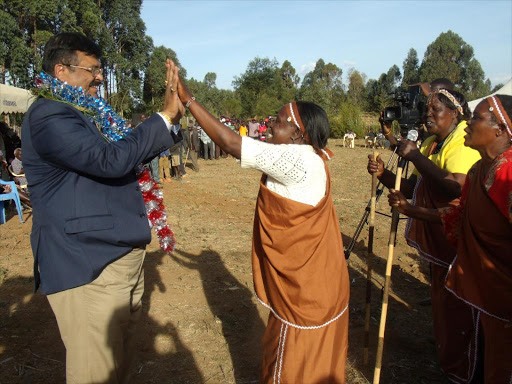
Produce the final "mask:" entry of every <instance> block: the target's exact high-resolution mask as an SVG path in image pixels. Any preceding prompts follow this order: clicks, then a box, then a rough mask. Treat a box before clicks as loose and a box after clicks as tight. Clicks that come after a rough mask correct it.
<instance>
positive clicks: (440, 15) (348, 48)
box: [142, 0, 512, 89]
mask: <svg viewBox="0 0 512 384" xmlns="http://www.w3.org/2000/svg"><path fill="white" fill-rule="evenodd" d="M142 18H143V20H144V22H145V23H146V27H147V31H146V32H147V34H148V35H149V36H151V37H152V38H153V42H154V44H155V45H164V46H166V47H169V48H172V49H173V50H174V51H175V52H176V54H177V55H178V59H179V60H180V62H181V64H182V65H183V66H184V67H185V68H186V70H187V73H188V77H189V78H190V77H194V78H195V79H197V80H203V78H204V75H205V74H206V73H207V72H215V73H216V74H217V87H219V88H229V89H232V84H231V82H232V81H233V78H234V76H238V75H240V74H241V73H243V72H245V70H246V68H247V64H248V63H249V61H251V60H252V59H253V58H254V57H256V56H259V57H269V58H271V59H272V58H276V59H277V60H278V62H279V64H282V63H283V61H284V60H289V61H290V62H291V63H292V65H293V66H294V67H295V69H296V70H297V72H298V74H299V75H300V76H301V78H302V77H303V76H304V74H306V73H307V72H308V71H310V70H311V69H312V68H313V67H314V64H315V62H316V61H317V60H318V59H319V58H322V59H324V61H325V62H332V63H334V64H336V65H337V66H339V67H341V68H342V69H343V73H344V75H346V73H347V71H348V69H349V68H351V67H354V68H355V69H357V70H358V71H360V72H364V73H365V74H366V75H367V77H368V78H369V79H370V78H378V77H379V76H380V74H381V73H383V72H387V70H388V69H389V68H390V67H391V66H392V65H393V64H397V65H398V66H399V67H400V69H401V70H402V63H403V61H404V59H405V57H406V56H407V52H408V51H409V49H410V48H414V49H416V51H417V52H418V57H419V59H420V62H421V60H422V58H423V54H424V53H425V50H426V48H427V46H428V45H429V44H430V43H431V42H433V41H434V40H435V39H436V38H437V37H438V36H439V34H440V33H441V32H446V31H448V30H452V31H453V32H455V33H457V34H458V35H459V36H461V37H462V39H464V41H465V42H466V43H468V44H470V45H471V46H472V47H473V48H474V52H475V57H476V58H477V60H478V61H479V62H480V64H481V65H482V68H483V70H484V72H485V74H486V77H488V78H489V79H490V80H491V82H492V84H493V85H495V84H497V83H505V82H507V81H508V80H509V79H510V78H512V1H511V0H498V1H489V0H486V1H483V0H480V1H467V0H466V1H465V0H456V1H442V0H435V1H432V0H430V1H405V0H402V1H369V0H368V1H335V0H331V1H294V0H287V1H271V0H260V1H235V0H231V1H217V0H209V1H164V0H144V2H143V5H142ZM345 80H346V78H344V81H345Z"/></svg>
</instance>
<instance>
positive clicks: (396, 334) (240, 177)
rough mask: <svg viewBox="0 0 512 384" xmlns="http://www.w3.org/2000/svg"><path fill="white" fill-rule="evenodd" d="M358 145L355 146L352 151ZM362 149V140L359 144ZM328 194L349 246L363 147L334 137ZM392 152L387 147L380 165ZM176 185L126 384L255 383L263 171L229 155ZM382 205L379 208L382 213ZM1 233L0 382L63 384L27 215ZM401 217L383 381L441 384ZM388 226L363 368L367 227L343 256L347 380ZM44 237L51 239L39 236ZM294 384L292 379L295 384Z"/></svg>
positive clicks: (424, 275)
mask: <svg viewBox="0 0 512 384" xmlns="http://www.w3.org/2000/svg"><path fill="white" fill-rule="evenodd" d="M358 144H359V143H358ZM361 144H362V142H361ZM329 145H330V148H331V149H332V150H333V151H334V153H335V157H334V159H333V160H332V161H331V162H330V170H331V174H332V183H333V198H334V204H335V206H336V209H337V212H338V217H339V221H340V226H341V230H342V232H343V242H344V244H345V246H347V245H348V244H349V242H350V240H351V238H352V236H353V234H354V231H355V229H356V226H357V224H358V223H359V221H360V219H361V217H362V215H363V213H364V209H365V207H366V204H367V201H368V199H369V197H370V180H371V179H370V176H369V175H368V174H367V172H366V163H367V155H368V154H369V153H370V152H371V150H369V149H366V148H363V147H362V146H356V148H355V149H348V148H343V147H341V145H340V141H337V140H331V141H330V143H329ZM390 154H391V152H389V151H385V153H384V154H383V157H384V158H385V159H386V158H388V157H389V156H390ZM199 166H200V171H199V172H198V173H195V172H193V171H192V170H190V169H187V171H188V175H187V177H185V178H183V181H182V182H181V183H180V182H178V181H174V180H173V181H172V182H170V183H165V184H164V186H163V189H164V194H165V202H166V206H167V212H168V216H169V222H170V224H171V226H172V228H173V230H174V231H175V233H176V238H177V246H176V251H175V253H174V255H172V256H169V255H166V254H164V253H163V252H161V251H160V250H159V248H158V244H157V241H156V240H155V238H153V241H152V243H151V244H150V245H149V246H148V248H147V250H148V253H147V256H146V262H145V276H146V278H145V294H144V314H143V318H142V321H141V323H140V332H139V337H138V341H137V347H138V348H137V350H138V352H137V358H136V363H135V364H134V366H133V374H134V375H133V381H132V382H133V383H141V384H142V383H169V384H170V383H180V384H181V383H192V384H196V383H208V384H214V383H239V384H242V383H257V382H258V364H259V354H260V349H259V348H260V347H259V340H260V338H261V336H262V334H263V331H264V327H265V324H266V319H267V317H268V311H267V310H266V309H265V308H263V307H262V306H261V305H259V304H257V302H256V300H255V297H254V291H253V288H252V277H251V263H250V252H251V232H252V222H253V214H254V206H255V200H256V195H257V191H258V183H259V177H260V174H259V173H258V172H256V171H253V170H245V169H243V170H242V169H240V166H239V164H237V162H236V161H235V159H233V158H228V159H219V160H210V161H205V160H200V161H199ZM386 201H387V199H386V198H382V199H381V200H380V202H379V204H378V210H379V211H381V212H383V213H388V212H389V208H388V207H387V202H386ZM8 216H9V217H8V221H7V223H6V224H5V225H2V226H0V383H64V382H65V350H64V346H63V344H62V341H61V339H60V337H59V334H58V330H57V323H56V321H55V318H54V316H53V313H52V312H51V309H50V306H49V304H48V302H47V299H46V298H45V297H44V296H41V295H40V294H33V293H32V290H33V278H32V270H33V264H32V254H31V249H30V242H29V234H30V230H31V226H32V220H31V217H30V214H25V218H26V222H25V223H24V224H21V223H20V222H19V220H18V217H17V216H13V212H12V210H11V212H10V214H9V215H8ZM404 226H405V221H401V223H400V227H399V236H398V241H397V247H396V249H395V261H394V267H393V275H392V288H391V290H392V295H391V297H390V305H389V310H388V319H387V328H386V343H385V348H384V361H383V369H382V376H381V383H404V384H405V383H407V384H419V383H447V382H448V381H447V380H446V379H445V378H444V376H443V373H442V372H441V370H440V367H439V364H438V362H437V358H436V353H435V345H434V339H433V333H432V321H431V307H430V306H428V305H425V299H427V298H428V297H429V272H428V264H427V263H426V262H424V261H422V260H421V259H420V258H419V257H418V256H417V254H416V252H415V251H414V250H412V249H411V248H409V247H408V246H407V245H406V244H405V241H404V239H403V230H404ZM389 229H390V219H389V218H388V217H385V216H382V215H378V216H377V220H376V230H375V245H374V249H375V252H376V254H377V258H376V260H375V262H374V268H375V269H374V279H373V291H372V321H371V327H372V329H371V338H370V342H371V345H370V364H369V365H368V366H364V365H363V361H362V360H363V334H364V316H365V290H366V244H367V237H368V230H367V227H366V226H365V228H364V229H363V231H362V233H361V235H360V236H359V238H358V241H357V243H356V245H355V247H354V252H353V253H352V254H351V256H350V258H349V261H348V267H349V273H350V287H351V300H350V338H349V361H348V364H347V383H356V384H357V383H369V382H371V381H372V377H373V366H374V362H375V351H376V347H377V332H378V322H379V319H380V306H381V292H382V285H383V280H384V279H383V276H384V270H385V264H386V262H385V258H386V256H387V241H388V237H389ZM47 240H48V241H50V239H47ZM297 384H298V383H297Z"/></svg>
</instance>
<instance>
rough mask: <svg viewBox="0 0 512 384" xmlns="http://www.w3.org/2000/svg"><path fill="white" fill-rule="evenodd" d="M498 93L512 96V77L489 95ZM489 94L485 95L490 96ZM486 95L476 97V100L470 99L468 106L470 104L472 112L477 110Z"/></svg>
mask: <svg viewBox="0 0 512 384" xmlns="http://www.w3.org/2000/svg"><path fill="white" fill-rule="evenodd" d="M496 94H498V95H510V96H512V79H510V80H509V82H508V83H507V84H505V85H504V86H503V87H501V88H500V89H498V90H497V91H496V92H494V93H491V94H490V95H488V96H492V95H496ZM488 96H485V97H488ZM485 97H481V98H480V99H476V100H473V101H470V102H469V103H468V106H469V109H471V112H473V111H474V110H475V108H476V106H477V105H478V103H479V102H481V101H482V100H483V99H485Z"/></svg>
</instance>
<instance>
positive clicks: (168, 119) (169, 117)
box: [159, 112, 173, 125]
mask: <svg viewBox="0 0 512 384" xmlns="http://www.w3.org/2000/svg"><path fill="white" fill-rule="evenodd" d="M159 113H160V114H161V115H162V116H163V117H164V118H165V120H167V122H168V123H169V124H171V125H173V124H172V120H171V116H169V115H168V114H167V113H165V112H159Z"/></svg>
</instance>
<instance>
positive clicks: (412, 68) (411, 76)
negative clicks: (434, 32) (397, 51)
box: [402, 48, 420, 88]
mask: <svg viewBox="0 0 512 384" xmlns="http://www.w3.org/2000/svg"><path fill="white" fill-rule="evenodd" d="M402 69H403V70H404V76H403V78H402V88H406V87H407V86H408V85H410V84H415V83H417V82H419V80H420V72H419V71H420V68H419V61H418V53H417V52H416V50H415V49H414V48H411V49H410V50H409V53H407V57H406V58H405V60H404V63H403V66H402Z"/></svg>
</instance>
